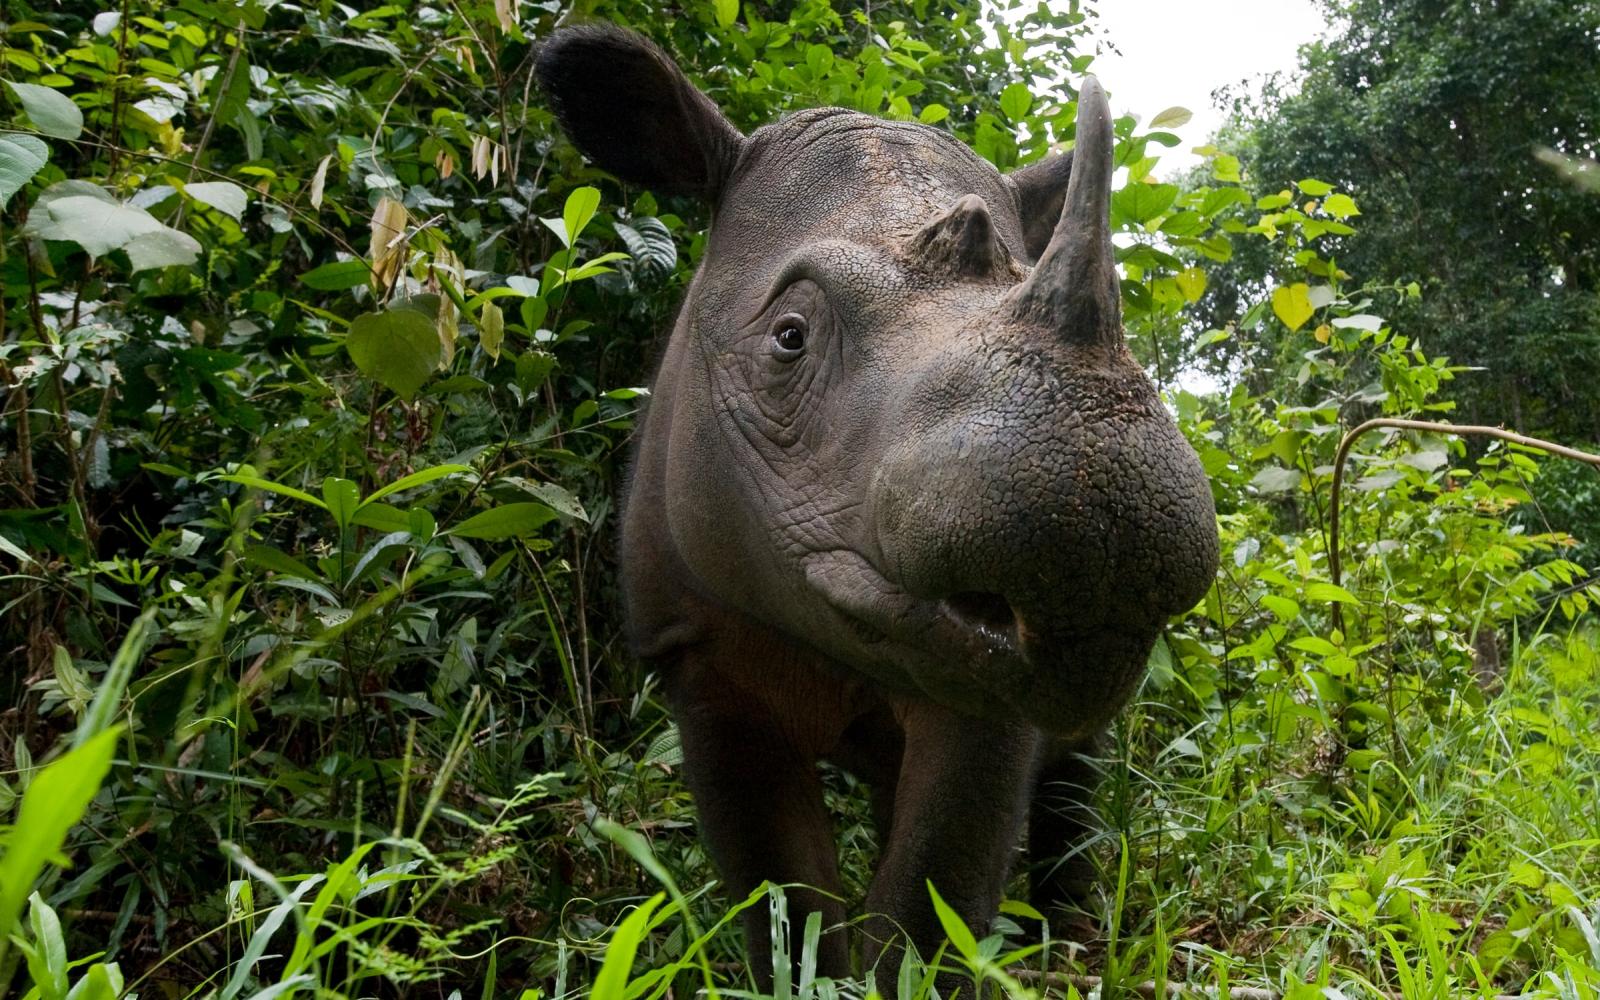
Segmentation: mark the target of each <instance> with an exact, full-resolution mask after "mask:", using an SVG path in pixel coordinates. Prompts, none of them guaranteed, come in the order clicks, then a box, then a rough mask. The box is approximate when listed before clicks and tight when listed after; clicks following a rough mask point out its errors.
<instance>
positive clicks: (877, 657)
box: [538, 27, 1217, 736]
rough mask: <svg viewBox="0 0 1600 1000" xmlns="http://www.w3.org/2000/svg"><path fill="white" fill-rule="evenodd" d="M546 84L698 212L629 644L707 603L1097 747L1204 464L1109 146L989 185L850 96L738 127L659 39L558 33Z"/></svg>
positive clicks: (955, 155) (1197, 513)
mask: <svg viewBox="0 0 1600 1000" xmlns="http://www.w3.org/2000/svg"><path fill="white" fill-rule="evenodd" d="M538 66H539V69H538V71H539V74H540V77H541V82H542V84H543V86H544V89H545V91H546V93H547V94H548V95H549V96H550V98H551V100H552V104H553V105H554V107H555V109H556V112H557V115H558V117H559V118H560V120H561V123H562V125H563V126H564V128H565V129H566V131H567V133H568V134H569V135H570V136H571V137H572V139H573V140H574V142H575V143H576V145H577V146H578V147H579V148H580V149H581V150H582V151H583V152H584V153H585V154H587V155H588V156H589V158H590V159H592V160H593V161H594V162H596V163H597V164H598V165H600V166H602V167H603V168H605V169H606V170H609V171H610V172H612V173H613V174H615V175H616V176H617V177H619V178H621V179H623V180H625V181H628V182H632V183H638V184H642V185H647V186H649V187H651V188H653V189H655V190H658V191H665V192H676V193H684V194H692V195H695V196H698V197H700V198H703V199H705V200H706V201H708V202H709V203H710V204H711V205H712V207H713V223H712V226H711V230H710V235H709V238H708V240H707V243H706V249H705V253H704V257H703V259H702V261H701V262H700V266H699V269H698V271H697V273H696V274H695V276H694V279H693V281H692V283H691V284H690V287H689V289H688V292H687V295H686V297H685V301H684V304H683V309H682V312H681V313H680V315H679V318H678V321H677V325H676V327H675V329H674V331H673V333H672V337H671V340H670V342H669V345H668V348H667V352H666V355H665V358H664V360H663V363H662V366H661V369H660V372H659V374H658V376H657V380H656V383H655V393H654V396H655V398H654V400H653V402H652V404H651V407H650V410H649V413H648V415H647V418H646V420H645V422H644V425H643V426H642V427H641V430H640V445H639V455H638V459H637V463H636V469H635V476H634V484H633V487H632V493H631V495H630V501H629V513H628V524H627V526H626V527H625V536H627V537H625V558H627V559H628V560H631V561H632V562H633V563H634V565H630V566H625V568H624V572H625V575H626V576H628V577H629V582H628V587H629V590H630V593H631V595H632V596H631V603H632V608H631V614H632V618H633V623H632V627H633V629H634V633H635V638H636V641H637V643H638V645H639V646H640V647H641V651H642V652H643V653H645V654H646V655H647V656H648V655H659V654H664V653H665V652H666V651H668V650H669V649H670V647H672V646H673V645H674V644H682V643H687V642H692V641H693V633H694V631H695V629H696V628H697V627H699V626H697V625H696V623H695V622H694V621H693V620H691V619H692V618H693V616H692V615H690V614H689V613H687V612H684V611H683V606H684V602H686V601H689V600H691V597H690V596H689V595H695V596H693V598H692V599H693V600H696V601H699V600H705V601H711V602H715V603H716V604H718V605H720V606H721V607H723V608H726V609H731V610H732V612H734V613H737V614H740V615H744V616H748V617H750V618H753V619H755V620H756V621H758V622H760V623H762V624H763V625H765V626H767V627H770V628H772V629H776V630H778V631H780V632H781V633H783V634H785V635H786V636H788V637H790V638H792V639H794V640H797V641H798V642H800V643H803V644H805V645H807V646H809V647H811V648H813V649H815V650H817V651H820V652H821V653H822V654H823V655H824V656H825V657H826V658H827V659H829V660H831V661H833V662H834V663H835V664H838V665H842V666H843V667H845V668H847V669H848V670H850V671H853V672H854V673H856V674H858V675H862V676H865V677H866V678H868V679H870V680H871V681H872V682H874V683H876V684H878V685H881V686H884V687H885V688H887V689H889V690H894V691H903V692H907V693H912V694H919V695H921V696H926V697H927V698H930V699H932V700H934V701H936V702H938V703H941V704H943V705H946V706H948V707H953V708H956V709H959V710H960V711H962V712H966V713H970V714H973V715H978V716H989V717H1002V716H1003V717H1010V718H1016V717H1019V716H1020V717H1022V718H1025V719H1027V720H1028V721H1030V722H1031V723H1033V724H1034V725H1036V726H1037V727H1039V728H1041V729H1043V730H1046V731H1049V732H1053V733H1060V734H1064V735H1067V736H1074V735H1076V736H1082V735H1087V734H1089V733H1092V732H1095V731H1098V730H1099V729H1100V728H1101V727H1103V726H1104V725H1105V723H1106V722H1107V721H1108V720H1109V719H1110V717H1111V716H1112V714H1113V713H1115V711H1116V710H1117V709H1118V708H1119V707H1120V706H1121V705H1122V703H1123V702H1124V701H1125V700H1126V699H1127V697H1128V696H1129V694H1130V693H1131V692H1132V690H1133V689H1134V687H1135V686H1136V684H1137V682H1138V680H1139V678H1140V677H1141V676H1142V674H1143V671H1144V667H1145V663H1146V660H1147V658H1148V656H1149V653H1150V649H1151V647H1152V645H1153V643H1154V641H1155V639H1156V637H1157V636H1158V635H1159V633H1160V631H1161V629H1162V627H1163V625H1164V623H1165V622H1166V620H1167V619H1168V617H1169V616H1171V615H1173V614H1175V613H1180V612H1182V611H1184V610H1186V609H1188V608H1189V607H1191V606H1192V605H1193V604H1194V602H1196V601H1197V600H1198V599H1199V598H1200V596H1201V595H1202V594H1203V593H1204V591H1205V590H1206V588H1207V586H1208V585H1209V583H1210V581H1211V579H1212V576H1213V574H1214V572H1215V569H1216V558H1217V531H1216V515H1215V510H1214V508H1213V505H1212V499H1211V493H1210V490H1209V487H1208V484H1207V482H1206V479H1205V476H1204V474H1203V472H1202V471H1201V468H1200V465H1199V462H1198V461H1197V459H1196V456H1195V454H1194V452H1193V450H1192V449H1191V448H1190V447H1189V445H1188V443H1187V442H1186V441H1185V440H1184V438H1183V437H1182V436H1181V435H1180V434H1179V432H1178V430H1177V428H1176V426H1175V425H1174V422H1173V419H1172V417H1171V416H1170V415H1169V413H1168V412H1167V410H1166V409H1165V408H1164V407H1163V405H1162V403H1161V401H1160V399H1159V398H1158V396H1157V394H1156V391H1155V388H1154V387H1153V386H1152V384H1151V383H1150V380H1149V379H1148V377H1147V376H1146V375H1145V373H1144V370H1143V369H1142V368H1141V367H1140V365H1139V364H1138V362H1137V361H1136V360H1135V359H1134V358H1133V357H1132V355H1131V354H1130V353H1129V352H1128V349H1127V346H1126V345H1125V343H1124V341H1123V334H1122V321H1121V296H1120V288H1119V282H1118V278H1117V273H1116V268H1115V262H1114V258H1113V255H1112V243H1111V234H1110V219H1109V202H1110V194H1111V176H1112V171H1113V165H1112V147H1113V138H1112V127H1111V116H1110V112H1109V108H1108V106H1107V103H1106V99H1105V95H1104V93H1103V92H1102V90H1101V88H1100V86H1099V85H1098V84H1097V83H1096V82H1095V81H1094V80H1093V79H1092V78H1090V79H1088V80H1086V81H1085V82H1084V84H1083V87H1082V89H1081V93H1080V95H1079V102H1078V105H1079V107H1078V127H1077V141H1076V147H1075V149H1074V151H1073V153H1072V154H1069V155H1068V156H1061V157H1055V158H1053V159H1049V160H1046V161H1044V162H1042V163H1040V164H1038V165H1035V166H1033V167H1029V168H1024V169H1022V170H1019V171H1016V172H1013V173H1011V174H1009V175H1001V174H1000V173H999V172H997V171H996V170H995V169H994V167H992V166H991V165H990V164H988V163H987V162H985V161H984V160H982V159H980V158H979V157H978V156H976V155H975V154H974V153H973V152H972V151H971V150H969V149H968V148H967V147H966V146H964V145H963V144H961V143H960V142H958V141H957V140H955V139H954V138H952V137H951V136H950V135H948V134H946V133H945V132H943V131H940V130H938V129H936V128H932V127H929V126H925V125H921V124H916V123H911V122H898V121H884V120H881V119H878V118H873V117H870V116H867V115H864V114H858V113H855V112H852V111H845V110H840V109H820V110H810V111H802V112H798V113H795V114H792V115H789V116H787V117H785V118H783V119H781V120H780V121H778V122H776V123H773V124H770V125H767V126H765V127H763V128H760V129H757V130H756V131H754V132H753V133H751V134H750V135H748V136H746V135H743V134H741V133H740V132H739V130H738V129H736V128H735V127H734V126H733V125H732V124H731V123H730V122H729V121H728V119H727V118H726V117H724V115H723V114H722V113H721V112H720V111H719V110H718V109H717V107H716V106H715V105H714V104H713V103H712V102H711V101H710V99H709V98H707V97H706V96H705V95H704V94H703V93H701V92H700V91H698V90H697V89H696V88H695V87H694V86H692V85H691V84H690V83H689V82H688V81H687V79H686V78H685V77H684V76H683V75H682V73H681V72H680V71H679V70H678V69H677V67H676V66H675V65H674V64H673V63H672V62H671V60H670V59H668V58H667V57H666V56H665V55H664V54H663V53H661V51H660V50H659V49H657V48H655V47H654V46H653V45H651V44H650V43H648V42H646V41H645V40H643V39H641V38H639V37H638V36H636V35H633V34H631V33H628V32H623V31H620V30H618V29H615V28H608V27H583V28H575V29H566V30H563V31H562V32H560V33H558V34H557V35H555V36H554V37H553V38H552V39H550V40H549V41H548V42H547V43H546V46H545V49H544V51H543V52H542V54H541V57H540V60H539V64H538Z"/></svg>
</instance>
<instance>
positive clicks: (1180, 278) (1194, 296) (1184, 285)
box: [1173, 267, 1206, 302]
mask: <svg viewBox="0 0 1600 1000" xmlns="http://www.w3.org/2000/svg"><path fill="white" fill-rule="evenodd" d="M1173 280H1174V281H1176V282H1177V283H1178V291H1180V292H1182V293H1183V297H1184V299H1185V300H1186V301H1188V302H1199V301H1200V296H1202V295H1204V294H1205V292H1206V273H1205V272H1204V271H1202V270H1200V269H1199V268H1198V267H1186V268H1184V269H1183V270H1181V271H1179V272H1178V273H1177V274H1176V275H1174V276H1173Z"/></svg>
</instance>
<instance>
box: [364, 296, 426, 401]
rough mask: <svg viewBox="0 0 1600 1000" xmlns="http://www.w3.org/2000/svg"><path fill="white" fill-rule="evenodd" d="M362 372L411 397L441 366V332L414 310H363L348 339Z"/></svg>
mask: <svg viewBox="0 0 1600 1000" xmlns="http://www.w3.org/2000/svg"><path fill="white" fill-rule="evenodd" d="M344 344H345V349H346V350H348V351H349V352H350V360H352V361H354V362H355V364H356V367H357V368H359V369H361V373H362V374H363V375H365V376H367V377H368V378H370V379H373V380H375V381H377V382H379V383H381V384H383V385H385V386H387V387H388V388H390V389H391V390H393V391H394V392H395V394H396V395H398V396H399V397H400V398H401V399H407V400H409V399H410V398H411V397H412V396H415V395H416V394H417V390H418V389H420V388H422V384H423V383H424V382H426V381H427V380H428V376H430V375H432V374H433V372H434V369H436V368H437V367H438V366H439V351H440V346H439V331H438V330H436V329H434V326H433V324H432V323H430V322H429V321H428V317H427V316H424V315H423V314H422V313H421V312H418V311H417V310H415V309H390V310H388V311H386V312H381V313H364V314H362V315H360V316H357V317H356V318H355V321H354V322H352V323H351V324H350V335H349V336H348V337H346V338H345V342H344Z"/></svg>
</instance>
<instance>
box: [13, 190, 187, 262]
mask: <svg viewBox="0 0 1600 1000" xmlns="http://www.w3.org/2000/svg"><path fill="white" fill-rule="evenodd" d="M61 187H62V185H53V186H52V187H51V188H50V189H49V190H47V191H46V192H45V195H49V194H51V192H55V191H57V189H58V188H61ZM45 195H41V196H40V198H39V203H38V204H37V205H35V206H34V211H32V212H30V213H29V214H28V225H27V229H26V231H27V232H28V234H29V235H31V236H37V237H39V238H40V239H46V240H62V241H65V242H68V243H76V244H78V245H79V246H81V247H83V249H84V250H86V251H88V253H89V256H91V257H103V256H105V255H106V254H108V253H110V252H111V251H113V250H116V249H119V248H120V247H122V246H123V245H124V244H126V243H128V242H129V241H130V240H132V239H134V238H135V237H137V236H142V235H145V234H148V233H156V232H161V231H162V230H164V229H166V227H165V226H163V225H162V224H161V223H159V222H157V221H156V219H155V217H154V216H152V215H151V214H150V213H149V212H146V211H145V210H144V209H142V208H134V207H132V206H130V205H124V204H122V203H120V202H118V201H116V200H115V199H113V198H111V197H110V196H109V195H107V194H105V192H104V191H98V192H92V193H83V194H79V193H77V189H73V190H62V191H60V192H59V194H58V195H57V196H55V197H50V198H48V199H47V198H46V197H45ZM41 209H42V210H43V211H40V210H41Z"/></svg>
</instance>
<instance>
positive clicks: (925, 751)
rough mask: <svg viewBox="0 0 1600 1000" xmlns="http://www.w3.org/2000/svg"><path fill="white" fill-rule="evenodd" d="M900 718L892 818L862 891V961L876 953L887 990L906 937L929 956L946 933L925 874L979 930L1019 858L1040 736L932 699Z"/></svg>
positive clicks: (1023, 726) (1019, 724)
mask: <svg viewBox="0 0 1600 1000" xmlns="http://www.w3.org/2000/svg"><path fill="white" fill-rule="evenodd" d="M901 724H902V726H903V727H904V730H905V756H904V763H903V764H902V766H901V770H900V781H899V785H898V787H897V788H896V790H895V799H894V821H893V828H892V830H891V831H890V833H889V835H888V844H887V847H886V848H885V850H884V854H883V860H882V861H881V863H880V864H879V866H878V872H877V874H876V876H875V877H874V878H873V881H872V888H871V890H870V891H869V892H868V894H867V910H868V914H869V916H868V918H867V925H866V926H867V961H868V964H869V965H871V964H872V963H873V962H874V961H876V963H877V973H876V975H877V980H878V987H879V989H880V990H881V991H883V992H884V993H885V995H889V994H890V991H891V990H892V988H893V985H894V981H895V977H896V976H897V974H898V970H899V966H900V960H901V956H902V954H903V952H904V943H905V942H906V941H908V940H909V941H910V943H911V944H912V945H913V946H914V947H915V948H916V950H917V952H918V953H919V954H920V955H921V956H922V957H923V958H925V959H926V958H930V957H931V956H932V955H933V953H934V951H935V950H937V949H938V946H939V944H940V942H942V941H943V940H944V931H943V929H942V928H941V926H940V924H939V920H938V917H937V916H936V915H935V914H934V911H933V904H932V902H931V901H930V899H929V897H928V886H927V883H928V882H929V881H930V880H931V881H932V882H933V884H934V886H935V888H937V889H938V890H939V895H940V896H941V897H942V898H943V899H944V901H945V902H946V903H948V904H950V906H951V907H952V908H953V909H954V910H955V912H956V913H957V914H958V915H959V916H960V917H961V919H962V920H964V921H966V923H967V926H969V927H970V928H972V930H973V933H975V934H977V935H978V936H979V937H982V936H983V934H984V931H985V930H986V928H987V927H988V925H989V921H990V920H991V919H992V918H993V917H994V914H995V911H996V909H997V908H998V907H999V905H1000V897H1001V894H1002V893H1003V892H1004V891H1005V883H1006V879H1007V877H1008V876H1009V874H1010V872H1011V868H1012V865H1013V863H1014V861H1015V859H1016V855H1017V843H1018V837H1019V833H1020V831H1021V826H1022V821H1023V817H1024V815H1025V814H1026V812H1027V807H1028V798H1029V795H1030V793H1031V792H1032V790H1033V778H1034V771H1035V769H1036V760H1037V756H1038V750H1039V742H1040V736H1039V733H1038V731H1037V730H1035V729H1033V728H1032V727H1031V726H1029V725H1027V724H1026V723H1022V722H1006V723H997V722H986V721H980V720H977V719H971V718H966V717H964V716H960V715H957V714H956V713H954V712H952V711H950V710H949V709H946V708H942V707H939V706H937V705H933V704H931V703H917V704H914V705H909V706H906V707H905V708H904V709H903V710H902V719H901Z"/></svg>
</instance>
